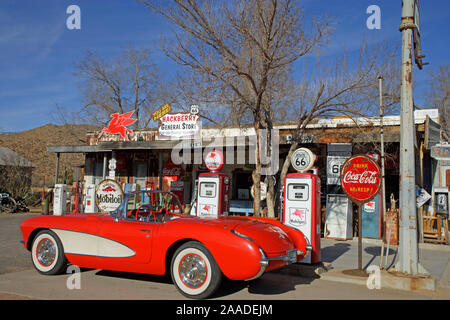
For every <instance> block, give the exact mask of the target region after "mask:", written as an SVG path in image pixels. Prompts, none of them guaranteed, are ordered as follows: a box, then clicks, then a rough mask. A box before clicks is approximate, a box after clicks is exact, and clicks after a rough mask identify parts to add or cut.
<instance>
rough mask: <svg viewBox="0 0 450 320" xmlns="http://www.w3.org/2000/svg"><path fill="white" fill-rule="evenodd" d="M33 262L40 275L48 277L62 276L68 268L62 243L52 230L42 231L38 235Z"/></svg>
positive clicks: (32, 253) (32, 256)
mask: <svg viewBox="0 0 450 320" xmlns="http://www.w3.org/2000/svg"><path fill="white" fill-rule="evenodd" d="M31 260H32V261H33V265H34V267H35V268H36V270H37V271H38V272H39V273H42V274H47V275H53V274H60V273H62V272H63V271H64V269H65V267H66V266H67V261H66V257H65V256H64V249H63V246H62V244H61V241H60V240H59V238H58V236H57V235H56V234H55V233H54V232H53V231H51V230H42V231H40V232H39V233H38V234H37V235H36V237H35V238H34V240H33V245H32V247H31Z"/></svg>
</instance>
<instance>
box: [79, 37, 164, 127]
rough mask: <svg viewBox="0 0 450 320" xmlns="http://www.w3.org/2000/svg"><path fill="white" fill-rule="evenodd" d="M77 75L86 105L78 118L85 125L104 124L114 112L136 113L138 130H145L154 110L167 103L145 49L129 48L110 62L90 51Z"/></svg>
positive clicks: (159, 77)
mask: <svg viewBox="0 0 450 320" xmlns="http://www.w3.org/2000/svg"><path fill="white" fill-rule="evenodd" d="M74 74H75V76H77V77H79V78H80V79H81V80H82V81H81V83H80V89H81V92H82V94H83V96H84V103H83V107H82V108H81V110H80V112H79V115H80V116H81V117H83V118H84V122H89V123H91V124H104V123H106V122H108V121H109V120H110V115H111V114H113V113H116V112H118V113H125V112H129V111H134V114H133V117H134V118H136V119H137V121H136V122H135V123H134V126H135V128H141V127H144V128H145V127H148V125H149V123H150V121H151V120H152V118H151V114H152V111H153V110H154V109H155V108H157V107H158V106H159V105H160V104H162V103H163V102H165V101H164V100H165V97H166V95H165V89H164V85H163V84H162V81H161V76H160V74H159V72H158V69H157V67H156V65H155V64H153V62H152V59H151V53H150V50H149V49H147V48H144V47H142V48H135V47H133V46H128V47H126V48H125V49H124V50H123V52H122V53H121V54H120V55H119V56H117V57H114V58H113V59H111V60H107V59H105V58H103V57H101V56H99V55H98V54H95V53H92V52H89V53H88V54H87V55H86V56H85V57H84V58H83V60H82V61H81V62H80V63H78V64H77V65H76V71H75V73H74ZM86 120H87V121H86Z"/></svg>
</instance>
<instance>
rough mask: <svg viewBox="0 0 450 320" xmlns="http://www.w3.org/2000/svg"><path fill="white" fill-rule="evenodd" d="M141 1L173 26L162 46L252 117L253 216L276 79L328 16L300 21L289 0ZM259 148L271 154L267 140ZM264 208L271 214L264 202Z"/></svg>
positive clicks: (322, 29) (320, 33)
mask: <svg viewBox="0 0 450 320" xmlns="http://www.w3.org/2000/svg"><path fill="white" fill-rule="evenodd" d="M141 2H143V3H144V4H146V5H148V6H149V7H151V8H152V9H153V10H154V11H156V12H157V13H159V14H161V15H163V16H164V17H166V18H167V19H168V20H170V21H171V22H172V23H173V24H174V25H175V26H176V29H174V35H175V41H172V42H170V41H168V40H165V41H164V43H165V44H166V45H165V46H164V47H163V50H164V51H165V53H166V54H167V55H168V56H169V57H170V58H172V59H173V60H174V61H175V62H177V63H178V64H180V65H183V66H186V67H188V68H190V69H191V72H192V76H193V77H195V79H196V80H197V81H198V82H201V83H202V84H203V88H209V92H210V94H211V96H212V94H214V93H220V94H221V96H222V97H224V96H225V95H227V96H228V97H230V98H232V100H233V101H232V102H233V103H230V104H229V105H228V107H229V109H228V112H227V115H230V117H231V116H232V115H238V116H241V115H247V116H248V115H250V116H251V123H252V125H253V127H254V129H255V132H256V169H255V170H254V172H253V175H252V177H253V183H254V186H255V206H254V208H255V215H259V212H260V181H261V163H260V159H261V155H260V137H261V135H260V132H262V131H261V130H262V129H267V130H266V131H264V132H267V133H269V134H270V133H271V129H272V128H273V119H274V114H275V113H276V110H274V105H272V103H273V101H274V98H275V95H274V92H275V90H282V88H280V83H279V79H283V78H285V77H286V74H287V73H288V72H289V71H290V67H291V65H292V64H293V63H294V62H295V61H297V60H298V59H299V58H301V57H302V56H305V55H306V54H308V53H309V52H311V51H312V50H313V49H314V48H316V47H318V46H320V45H321V44H323V43H324V42H325V41H326V39H327V36H328V34H329V32H330V31H331V27H330V20H329V19H313V20H312V22H311V25H310V26H305V23H304V21H305V19H304V18H305V17H304V15H303V10H302V8H301V7H300V3H299V1H295V0H248V1H238V0H232V1H208V0H203V1H193V0H173V1H171V2H170V4H167V3H166V2H164V3H161V2H159V1H146V0H142V1H141ZM270 90H272V91H270ZM231 120H232V121H235V122H239V119H237V118H234V119H231ZM266 141H270V137H268V139H267V137H266ZM264 152H267V153H268V154H270V153H271V146H270V144H269V145H268V146H267V148H266V150H264ZM269 180H271V179H269ZM270 190H272V191H273V185H272V183H270V184H269V192H270ZM269 215H270V216H274V212H273V206H271V205H269Z"/></svg>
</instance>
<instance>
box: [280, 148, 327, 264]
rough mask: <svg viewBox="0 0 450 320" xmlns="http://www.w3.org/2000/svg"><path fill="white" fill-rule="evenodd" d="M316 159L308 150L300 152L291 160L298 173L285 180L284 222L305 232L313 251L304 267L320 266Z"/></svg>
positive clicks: (318, 189)
mask: <svg viewBox="0 0 450 320" xmlns="http://www.w3.org/2000/svg"><path fill="white" fill-rule="evenodd" d="M315 160H316V156H315V155H314V154H313V153H312V152H311V151H310V150H309V149H306V148H300V149H297V150H296V151H295V152H294V154H293V155H292V158H291V164H292V166H293V167H294V169H296V170H297V172H296V173H289V174H287V175H286V177H285V179H284V190H283V197H284V201H283V214H282V216H281V218H282V222H283V223H284V224H285V225H287V226H289V227H291V228H294V229H298V230H300V231H302V232H303V234H304V235H305V237H306V239H307V241H308V242H309V244H310V245H311V246H312V247H313V249H312V251H311V254H309V255H308V256H307V257H306V258H304V259H303V260H301V261H299V262H300V263H317V262H320V221H321V220H320V178H319V176H318V175H317V170H314V171H313V172H308V171H309V170H311V169H312V168H313V165H314V162H315Z"/></svg>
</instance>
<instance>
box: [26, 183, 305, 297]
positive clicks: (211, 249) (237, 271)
mask: <svg viewBox="0 0 450 320" xmlns="http://www.w3.org/2000/svg"><path fill="white" fill-rule="evenodd" d="M20 228H21V231H22V234H23V241H22V242H23V244H24V246H25V248H26V249H28V250H29V251H31V259H32V262H33V265H34V267H35V268H36V269H37V271H38V272H40V273H41V274H47V275H51V274H58V273H62V272H64V271H65V268H66V267H67V264H68V263H70V264H73V265H77V266H79V267H85V268H92V269H104V270H114V271H126V272H134V273H146V274H154V275H164V274H166V273H167V272H170V274H171V276H172V280H173V283H174V284H175V286H176V287H177V288H178V290H179V291H180V292H181V293H182V294H183V295H185V296H187V297H189V298H197V299H204V298H206V297H209V296H210V295H212V294H213V293H214V292H215V291H216V289H217V288H218V287H219V285H220V282H221V279H222V277H223V276H225V277H227V278H229V279H232V280H251V279H256V278H258V277H260V276H261V275H262V274H263V273H264V272H267V271H270V270H274V269H278V268H281V267H283V266H285V265H287V264H290V263H295V262H297V261H299V260H301V259H303V258H304V257H305V255H307V254H308V253H309V251H310V250H311V249H312V248H311V247H310V246H309V245H308V243H307V241H306V239H305V237H304V235H303V234H302V233H301V232H300V231H298V230H295V229H292V228H289V227H287V226H285V225H283V224H282V223H280V222H279V221H277V220H272V219H264V218H256V217H234V216H228V217H220V218H218V219H215V218H198V217H195V216H189V215H185V214H183V212H182V206H181V204H180V202H179V200H178V198H177V197H176V196H175V195H174V194H172V193H170V192H165V191H138V192H132V193H128V194H126V195H125V199H124V200H123V202H122V203H121V204H120V206H119V207H118V208H117V209H116V210H115V211H114V212H112V213H111V214H103V213H96V214H68V215H64V216H38V217H32V218H29V219H27V220H25V221H24V222H23V223H22V225H21V227H20Z"/></svg>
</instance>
